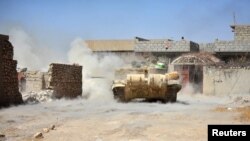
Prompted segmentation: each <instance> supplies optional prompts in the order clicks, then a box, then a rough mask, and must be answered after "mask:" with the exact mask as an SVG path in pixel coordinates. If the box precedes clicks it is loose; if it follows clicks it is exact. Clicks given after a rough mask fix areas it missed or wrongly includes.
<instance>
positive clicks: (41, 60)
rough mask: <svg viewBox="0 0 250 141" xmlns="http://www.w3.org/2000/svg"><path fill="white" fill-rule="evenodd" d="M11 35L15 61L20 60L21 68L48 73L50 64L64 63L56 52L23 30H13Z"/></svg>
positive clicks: (10, 32)
mask: <svg viewBox="0 0 250 141" xmlns="http://www.w3.org/2000/svg"><path fill="white" fill-rule="evenodd" d="M9 35H10V42H11V43H12V45H13V46H14V59H15V60H18V67H19V68H28V69H29V70H43V71H47V68H48V66H49V64H50V63H52V62H62V61H63V59H62V57H61V56H59V55H58V54H57V52H56V51H55V50H52V49H51V48H48V47H44V46H43V45H40V44H39V43H38V42H37V41H36V40H35V39H34V38H32V37H31V36H30V35H29V34H28V33H27V32H26V31H24V30H22V29H21V28H12V29H11V30H10V31H9Z"/></svg>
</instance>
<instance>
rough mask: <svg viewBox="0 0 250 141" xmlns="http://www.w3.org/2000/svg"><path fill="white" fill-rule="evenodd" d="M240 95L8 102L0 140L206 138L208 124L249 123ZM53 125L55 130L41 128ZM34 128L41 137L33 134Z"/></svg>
mask: <svg viewBox="0 0 250 141" xmlns="http://www.w3.org/2000/svg"><path fill="white" fill-rule="evenodd" d="M248 96H249V95H248ZM242 97H243V98H242ZM242 97H241V99H240V100H238V101H237V99H236V101H235V98H232V97H214V96H210V97H209V96H202V95H179V96H178V102H177V103H167V104H162V103H157V102H156V103H145V102H131V103H117V102H116V101H114V100H102V99H92V100H85V99H76V100H64V99H62V100H56V101H51V102H45V103H40V104H34V105H22V106H17V107H10V108H5V109H0V132H1V133H3V134H5V136H6V137H5V138H2V139H0V140H8V141H9V140H10V141H12V140H13V141H14V140H15V141H16V140H21V141H31V140H42V141H55V140H56V141H72V140H74V141H83V140H84V141H155V140H157V141H166V140H177V141H182V140H183V141H189V140H190V141H194V140H197V141H198V140H199V141H202V140H204V141H205V140H207V125H208V124H249V123H250V120H249V114H250V110H249V106H250V104H249V103H250V101H249V100H244V96H242ZM52 124H54V125H55V126H56V127H55V130H50V131H49V132H48V133H44V132H43V128H46V127H50V125H52ZM36 132H42V133H43V136H44V137H43V138H41V139H34V138H33V135H34V134H35V133H36Z"/></svg>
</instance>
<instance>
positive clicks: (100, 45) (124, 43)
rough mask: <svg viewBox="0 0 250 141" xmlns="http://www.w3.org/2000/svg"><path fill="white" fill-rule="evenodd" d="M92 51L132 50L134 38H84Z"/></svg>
mask: <svg viewBox="0 0 250 141" xmlns="http://www.w3.org/2000/svg"><path fill="white" fill-rule="evenodd" d="M85 42H86V44H87V45H88V47H89V48H90V49H91V50H92V51H134V40H86V41H85Z"/></svg>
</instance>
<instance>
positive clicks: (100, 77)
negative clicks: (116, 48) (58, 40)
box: [68, 38, 124, 100]
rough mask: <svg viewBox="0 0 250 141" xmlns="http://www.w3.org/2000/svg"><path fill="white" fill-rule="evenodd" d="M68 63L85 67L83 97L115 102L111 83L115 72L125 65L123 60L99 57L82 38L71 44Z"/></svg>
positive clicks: (114, 57)
mask: <svg viewBox="0 0 250 141" xmlns="http://www.w3.org/2000/svg"><path fill="white" fill-rule="evenodd" d="M68 61H69V62H70V63H76V64H79V65H82V66H83V72H82V75H83V78H82V81H83V96H84V97H88V99H90V100H91V99H95V100H96V99H100V100H113V95H112V93H111V83H112V80H113V79H114V71H115V69H116V68H119V67H121V66H123V65H124V62H123V60H122V59H121V58H120V57H118V56H116V55H113V54H108V53H107V54H102V56H98V55H97V54H93V52H92V51H91V50H90V49H89V48H88V46H87V44H86V43H85V42H84V40H82V39H81V38H77V39H75V40H74V41H73V42H72V43H71V48H70V50H69V52H68Z"/></svg>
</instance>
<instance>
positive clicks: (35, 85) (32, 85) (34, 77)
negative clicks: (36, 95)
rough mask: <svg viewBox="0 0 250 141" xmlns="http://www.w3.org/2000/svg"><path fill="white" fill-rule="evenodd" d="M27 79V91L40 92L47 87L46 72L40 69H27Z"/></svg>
mask: <svg viewBox="0 0 250 141" xmlns="http://www.w3.org/2000/svg"><path fill="white" fill-rule="evenodd" d="M24 75H25V79H26V87H25V92H31V91H34V92H39V91H41V90H42V89H44V88H45V79H44V73H43V72H39V71H27V72H25V73H24Z"/></svg>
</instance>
